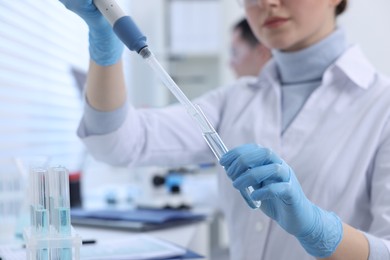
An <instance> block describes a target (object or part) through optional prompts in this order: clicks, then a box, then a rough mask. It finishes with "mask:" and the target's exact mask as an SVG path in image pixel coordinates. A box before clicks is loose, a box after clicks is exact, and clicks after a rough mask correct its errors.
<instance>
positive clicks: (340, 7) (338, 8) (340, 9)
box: [336, 0, 347, 16]
mask: <svg viewBox="0 0 390 260" xmlns="http://www.w3.org/2000/svg"><path fill="white" fill-rule="evenodd" d="M345 9H347V0H342V1H341V2H340V3H339V4H338V6H336V16H337V15H340V14H342V13H344V11H345Z"/></svg>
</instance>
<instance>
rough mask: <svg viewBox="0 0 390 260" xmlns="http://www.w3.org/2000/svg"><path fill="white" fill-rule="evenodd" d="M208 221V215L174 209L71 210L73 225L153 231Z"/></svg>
mask: <svg viewBox="0 0 390 260" xmlns="http://www.w3.org/2000/svg"><path fill="white" fill-rule="evenodd" d="M204 219H206V215H204V214H200V213H194V212H192V211H188V210H172V209H131V210H119V209H94V210H86V209H71V222H72V224H73V225H84V226H93V227H102V228H116V229H122V230H123V229H125V230H130V231H151V230H157V229H163V228H168V227H173V226H178V225H185V224H191V223H195V222H199V221H203V220H204Z"/></svg>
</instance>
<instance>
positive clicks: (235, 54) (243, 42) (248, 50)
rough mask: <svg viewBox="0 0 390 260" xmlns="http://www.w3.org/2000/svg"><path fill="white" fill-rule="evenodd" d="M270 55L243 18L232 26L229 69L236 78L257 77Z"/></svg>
mask: <svg viewBox="0 0 390 260" xmlns="http://www.w3.org/2000/svg"><path fill="white" fill-rule="evenodd" d="M271 55H272V54H271V51H270V50H269V49H268V48H267V47H266V46H264V45H263V44H261V43H260V42H259V40H257V38H256V36H255V35H254V34H253V32H252V30H251V28H250V27H249V24H248V21H247V20H246V19H245V18H243V19H241V20H240V21H239V22H237V23H236V24H235V25H234V26H233V30H232V34H231V53H230V67H231V68H232V70H233V71H234V74H235V75H236V77H237V78H239V77H242V76H254V77H257V76H259V73H260V70H261V69H262V68H263V66H264V65H265V63H267V61H268V60H269V59H270V58H271Z"/></svg>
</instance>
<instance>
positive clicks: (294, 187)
mask: <svg viewBox="0 0 390 260" xmlns="http://www.w3.org/2000/svg"><path fill="white" fill-rule="evenodd" d="M220 164H221V165H222V166H224V167H225V170H226V172H227V174H228V176H229V177H230V179H231V180H232V181H233V186H234V187H235V188H236V189H238V190H239V191H241V193H242V194H243V192H242V191H243V190H244V189H245V188H247V187H249V186H252V187H253V188H254V191H253V193H252V194H251V195H250V198H245V199H246V200H247V203H248V204H249V205H253V204H252V203H250V201H248V199H253V200H261V202H262V203H261V207H260V209H261V210H262V211H263V212H264V213H265V214H266V215H267V216H269V217H270V218H272V219H274V220H275V221H276V222H277V223H278V224H279V225H280V226H281V227H282V228H283V229H284V230H286V231H287V232H288V233H290V234H292V235H294V236H295V237H297V239H298V240H299V242H300V243H301V245H302V246H303V247H304V248H305V250H306V251H307V252H308V253H309V254H311V255H313V256H315V257H328V256H330V255H331V254H332V253H333V252H334V250H335V249H336V248H337V246H338V244H339V243H340V241H341V239H342V236H343V227H342V222H341V220H340V219H339V217H338V216H337V215H336V214H334V213H332V212H327V211H325V210H322V209H321V208H319V207H317V206H316V205H314V204H313V203H312V202H311V201H309V200H308V199H307V198H306V196H305V194H304V193H303V191H302V189H301V186H300V184H299V182H298V180H297V178H296V177H295V174H294V172H293V170H292V169H291V168H290V167H289V166H288V165H287V164H286V163H285V162H284V161H283V160H282V159H281V158H280V157H279V156H278V155H276V154H275V153H273V152H272V151H271V150H269V149H266V148H263V147H261V146H259V145H256V144H247V145H242V146H240V147H238V148H235V149H233V150H230V151H229V152H227V153H226V154H225V155H224V156H223V157H222V158H221V160H220Z"/></svg>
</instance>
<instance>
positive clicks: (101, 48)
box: [60, 0, 123, 66]
mask: <svg viewBox="0 0 390 260" xmlns="http://www.w3.org/2000/svg"><path fill="white" fill-rule="evenodd" d="M60 2H61V3H63V4H64V5H65V6H66V8H68V9H69V10H71V11H72V12H74V13H76V14H77V15H78V16H80V17H81V18H82V19H83V20H84V21H85V22H86V23H87V25H88V28H89V54H90V56H91V59H92V60H93V61H95V62H96V63H97V64H99V65H101V66H109V65H113V64H115V63H116V62H118V60H119V59H120V58H121V56H122V52H123V44H122V42H121V41H120V40H119V38H118V37H117V36H116V35H115V33H114V31H113V30H112V27H111V25H110V24H109V22H108V21H107V20H106V19H105V18H104V17H103V15H102V14H101V13H100V12H99V10H98V9H97V8H96V6H95V5H94V4H93V3H92V0H60Z"/></svg>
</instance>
